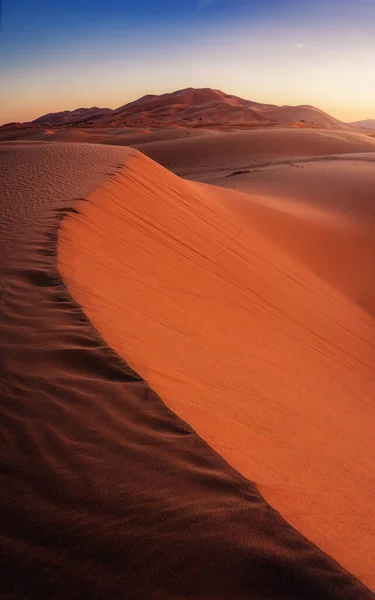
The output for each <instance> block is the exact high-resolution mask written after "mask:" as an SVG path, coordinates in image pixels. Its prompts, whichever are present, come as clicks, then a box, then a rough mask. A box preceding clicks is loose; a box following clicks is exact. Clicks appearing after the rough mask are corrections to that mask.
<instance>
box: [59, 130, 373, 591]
mask: <svg viewBox="0 0 375 600" xmlns="http://www.w3.org/2000/svg"><path fill="white" fill-rule="evenodd" d="M314 139H315V138H313V140H314ZM323 141H324V139H323ZM186 143H188V141H187V142H186ZM221 152H224V148H223V147H221ZM374 156H375V155H372V157H371V156H370V155H367V156H366V157H365V158H364V157H363V156H362V155H361V156H360V157H359V158H358V160H357V162H356V163H355V168H354V171H353V173H354V174H357V175H356V176H358V178H357V179H354V181H353V183H352V185H349V182H348V181H346V179H345V176H344V174H341V173H340V172H339V173H338V176H336V173H335V172H332V169H331V166H332V165H336V166H337V164H339V165H341V163H337V161H334V160H326V161H322V162H323V164H324V168H323V167H322V168H321V169H320V171H319V170H318V171H317V175H316V176H315V178H316V179H317V182H316V185H315V187H314V186H313V185H312V182H313V181H314V175H311V177H310V179H309V177H307V180H306V183H307V191H305V190H304V182H303V180H302V179H301V176H299V175H298V176H297V175H296V176H295V177H297V179H293V177H294V175H293V176H291V177H290V180H289V179H288V178H287V177H284V175H283V173H284V172H283V171H282V168H281V167H279V166H275V168H274V169H270V170H269V171H268V173H269V176H268V179H267V180H266V181H267V182H268V185H269V187H268V188H267V185H266V184H265V183H263V182H262V180H260V179H259V178H258V179H259V181H258V183H259V185H258V187H257V191H258V192H259V191H260V189H261V187H262V185H264V186H265V187H264V190H265V191H266V192H267V191H268V192H269V191H270V190H271V188H272V186H274V188H275V189H276V188H277V187H278V182H280V189H281V196H280V198H279V199H278V200H276V199H275V198H274V197H272V196H271V195H270V196H269V197H266V199H265V198H262V197H260V196H254V195H248V194H243V193H241V194H240V193H236V192H234V191H228V190H223V189H221V188H214V187H212V186H206V185H202V184H197V183H193V182H187V181H183V180H181V179H179V178H178V177H176V176H174V175H173V174H171V173H169V172H168V171H166V170H164V169H163V168H161V167H160V166H158V165H156V164H155V163H153V162H151V161H150V160H148V159H147V158H145V157H144V156H143V155H141V154H134V155H133V156H132V157H131V158H130V159H129V160H128V162H127V165H126V168H125V169H124V170H123V171H122V172H121V173H120V174H119V175H118V176H117V177H116V179H115V180H113V181H110V182H108V183H107V184H106V185H105V186H104V187H103V188H102V189H101V190H97V191H96V192H95V193H94V194H93V195H92V196H90V198H89V202H85V203H78V205H77V210H78V212H79V214H78V215H74V216H73V217H72V218H70V219H68V220H67V221H66V222H65V223H64V225H63V229H62V234H61V244H60V264H61V269H62V273H63V275H64V277H65V280H66V281H67V283H68V285H69V287H70V289H71V291H72V293H73V295H74V297H75V298H76V299H77V300H78V301H79V303H81V304H82V305H83V306H84V307H85V310H86V312H87V314H88V316H89V318H90V320H91V321H92V322H93V323H94V324H95V325H96V326H97V327H98V329H99V330H100V331H101V333H102V335H103V336H104V337H105V339H106V340H107V341H108V342H109V344H110V345H111V346H112V347H113V348H115V349H116V350H117V351H118V352H119V353H120V354H121V355H122V356H123V357H124V358H125V359H126V360H127V361H128V362H129V364H130V365H131V366H132V367H133V368H134V369H135V370H136V371H137V372H139V373H140V374H141V375H142V376H143V377H145V379H146V380H147V381H148V382H149V384H150V385H151V387H153V388H154V389H155V390H156V391H157V392H158V393H159V394H160V395H161V397H162V398H163V400H164V401H165V402H166V403H167V405H168V406H169V407H171V408H172V409H173V410H174V411H176V413H177V414H178V415H180V416H181V417H182V418H183V419H185V420H186V421H187V422H189V423H190V424H191V425H192V426H193V427H194V428H195V429H196V431H197V432H198V433H199V434H200V435H201V436H202V437H203V438H204V439H205V440H206V441H208V442H209V444H210V445H212V446H213V447H214V448H215V449H216V450H217V451H218V452H219V453H220V454H221V455H222V456H223V457H225V458H226V459H227V460H228V461H229V463H230V464H231V465H233V466H234V467H235V468H236V469H238V471H239V472H241V473H242V474H243V475H245V476H246V477H247V478H249V479H250V480H252V481H254V482H255V483H256V484H257V485H259V486H260V488H261V490H262V491H263V492H264V494H265V496H266V498H267V499H268V500H269V501H270V503H271V504H272V505H273V506H274V507H275V508H277V509H278V510H280V511H281V513H282V514H283V515H284V516H285V517H286V518H287V520H288V521H289V522H291V523H292V524H293V525H294V526H295V527H297V528H298V529H299V530H300V531H302V532H303V533H304V534H305V535H306V536H307V537H308V538H309V539H311V540H312V541H314V543H316V544H317V545H318V546H319V547H321V548H323V549H324V550H325V551H326V552H328V553H329V554H331V555H332V556H334V557H335V558H336V559H337V560H339V562H340V563H341V564H343V565H344V566H345V567H346V568H348V569H349V570H350V571H352V572H353V573H355V574H356V575H357V576H358V577H360V578H361V579H362V580H363V581H365V582H366V583H367V584H369V585H372V586H373V587H374V586H375V580H374V571H373V564H374V561H375V545H374V529H373V523H374V508H373V495H374V481H375V469H374V461H373V457H374V444H373V430H374V428H375V407H374V403H373V398H374V397H375V378H374V367H375V363H374V360H375V355H374V342H375V328H374V320H373V318H372V316H373V314H374V311H375V302H374V300H375V286H374V282H373V278H372V277H371V274H372V273H373V270H374V260H375V259H374V256H375V254H374V230H373V225H374V220H373V217H374V198H373V189H374V184H375V176H374V168H373V165H374ZM191 160H193V158H191ZM350 160H352V161H353V160H354V159H353V158H351V159H350ZM357 163H358V164H357ZM316 164H317V163H315V162H312V163H306V165H307V167H310V168H311V169H312V168H313V166H314V165H316ZM343 164H344V165H346V164H347V162H345V160H344V159H343ZM341 167H342V165H341ZM197 168H199V169H201V168H202V165H201V163H200V162H199V160H198V162H197ZM342 168H343V167H342ZM278 169H279V170H280V169H281V173H279V171H278ZM289 169H290V171H292V172H293V173H294V172H295V171H296V172H297V169H294V168H293V166H289ZM299 173H300V170H298V174H299ZM261 174H263V176H264V177H265V178H266V175H264V171H261ZM256 175H258V174H256ZM210 176H212V172H210ZM249 177H250V176H249ZM259 177H260V176H259ZM298 177H299V178H298ZM238 179H239V178H238ZM310 180H311V181H310ZM226 181H228V179H226ZM360 182H362V188H361V186H360V185H359V183H360ZM247 186H248V187H249V188H250V187H251V182H250V179H249V180H248V182H247ZM343 187H344V188H345V191H346V193H345V195H343V193H342V192H343ZM272 189H273V188H272ZM292 189H293V190H294V195H291V197H290V198H289V197H288V201H286V199H285V195H287V193H288V194H289V193H291V191H292ZM323 189H324V190H326V195H325V196H324V195H323V196H322V195H321V192H322V190H323ZM282 192H284V197H283V196H282ZM300 192H301V193H300ZM314 193H316V197H315V196H314ZM314 198H315V200H314ZM113 273H116V276H115V277H114V276H113ZM125 315H126V317H125ZM146 339H147V340H148V343H147V345H145V343H144V341H145V340H146Z"/></svg>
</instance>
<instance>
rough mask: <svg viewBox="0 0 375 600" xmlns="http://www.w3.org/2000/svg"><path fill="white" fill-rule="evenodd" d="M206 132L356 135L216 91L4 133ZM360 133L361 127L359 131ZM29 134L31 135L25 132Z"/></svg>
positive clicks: (315, 117)
mask: <svg viewBox="0 0 375 600" xmlns="http://www.w3.org/2000/svg"><path fill="white" fill-rule="evenodd" d="M175 125H178V126H180V127H189V128H195V127H199V128H201V127H207V128H218V129H220V128H221V127H234V128H247V127H249V128H251V127H254V126H274V125H279V126H289V127H304V128H306V127H312V128H326V129H338V130H344V131H345V130H351V129H352V125H351V124H349V123H343V122H342V121H339V120H338V119H335V118H334V117H332V116H331V115H328V114H327V113H325V112H323V111H322V110H320V109H318V108H315V107H314V106H276V105H274V104H262V103H260V102H254V101H252V100H246V99H245V98H239V97H238V96H233V95H230V94H226V93H224V92H222V91H220V90H215V89H211V88H202V89H195V88H186V89H183V90H177V91H175V92H171V93H167V94H160V95H155V94H147V95H146V96H143V97H142V98H138V99H137V100H134V101H132V102H128V103H127V104H124V105H123V106H120V107H118V108H116V109H114V110H111V109H107V108H98V107H92V108H78V109H76V110H73V111H68V110H65V111H62V112H56V113H49V114H47V115H43V116H41V117H39V118H38V119H35V120H34V121H30V122H27V123H23V124H20V123H8V124H6V125H5V126H3V128H2V127H0V133H2V132H4V131H5V132H7V131H8V133H9V131H11V130H16V129H17V128H19V127H20V126H21V127H23V128H25V127H26V128H28V127H34V128H35V127H39V126H47V127H51V126H56V127H57V128H61V127H62V128H68V129H69V128H72V127H75V128H77V127H78V128H81V127H84V128H86V127H90V128H92V129H96V128H98V127H99V128H103V127H109V129H111V128H114V127H129V126H130V127H135V128H138V127H145V128H150V129H155V128H156V129H158V128H164V127H171V126H172V127H173V126H175ZM354 129H357V126H356V125H355V126H354ZM24 135H27V131H25V132H24Z"/></svg>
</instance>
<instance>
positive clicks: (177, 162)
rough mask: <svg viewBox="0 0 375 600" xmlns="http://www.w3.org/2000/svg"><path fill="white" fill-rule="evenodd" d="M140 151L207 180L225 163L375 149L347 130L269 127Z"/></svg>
mask: <svg viewBox="0 0 375 600" xmlns="http://www.w3.org/2000/svg"><path fill="white" fill-rule="evenodd" d="M132 145H133V146H134V147H137V144H136V143H133V144H132ZM139 150H141V152H142V153H143V154H146V155H147V156H149V157H150V158H152V159H153V160H155V161H156V162H158V163H160V164H161V165H163V166H164V167H167V168H168V169H170V170H172V171H173V172H175V173H177V174H178V175H181V176H184V177H192V178H193V179H199V178H200V177H201V178H202V180H205V181H206V180H207V177H208V176H209V173H210V170H211V171H212V172H213V174H214V175H215V176H217V172H218V171H223V172H224V173H225V174H226V173H228V172H230V171H228V164H229V165H232V166H233V167H234V168H233V170H235V169H236V170H238V169H246V168H248V167H249V165H254V164H257V163H258V162H259V163H263V162H264V161H267V160H271V159H276V158H277V159H283V158H292V157H311V156H326V155H330V154H347V153H353V152H356V153H357V152H375V140H374V139H372V138H370V137H369V136H367V135H362V134H360V133H352V132H347V131H328V130H313V129H285V128H272V129H255V130H253V131H234V132H223V133H220V134H217V133H216V134H207V135H205V136H204V137H201V138H193V137H192V138H190V139H188V140H186V139H180V140H178V139H176V140H169V141H167V142H150V143H142V146H139ZM229 168H230V166H229ZM201 174H202V175H201Z"/></svg>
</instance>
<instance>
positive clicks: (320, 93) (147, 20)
mask: <svg viewBox="0 0 375 600" xmlns="http://www.w3.org/2000/svg"><path fill="white" fill-rule="evenodd" d="M0 2H1V0H0ZM77 6H79V8H77ZM374 65H375V0H356V2H355V3H354V2H353V1H352V0H315V1H310V0H305V1H304V2H301V0H178V1H176V0H158V1H155V0H137V2H130V1H128V0H106V1H104V0H100V1H99V0H80V2H78V3H77V2H76V1H75V0H65V1H64V2H58V1H57V0H33V1H32V2H31V1H30V0H18V1H17V2H14V1H13V0H4V2H3V11H2V23H1V30H0V79H1V89H0V124H1V123H5V122H10V121H27V120H31V119H34V118H36V117H38V116H40V115H42V114H44V113H48V112H54V111H59V110H65V109H68V110H72V109H74V108H78V107H81V106H85V107H86V106H92V105H96V106H100V107H110V108H116V107H118V106H120V105H122V104H125V103H126V102H128V101H130V100H134V99H136V98H138V97H139V96H142V95H144V94H147V93H154V94H161V93H164V92H168V91H174V90H176V89H180V88H186V87H212V88H216V89H221V90H222V91H224V92H227V93H230V94H235V95H238V96H241V97H244V98H248V99H251V100H255V101H258V102H265V103H274V104H294V105H295V104H312V105H315V106H317V107H319V108H321V109H322V110H325V111H326V112H329V113H330V114H332V115H333V116H335V117H337V118H339V119H342V120H344V121H354V120H359V119H366V118H375V68H374Z"/></svg>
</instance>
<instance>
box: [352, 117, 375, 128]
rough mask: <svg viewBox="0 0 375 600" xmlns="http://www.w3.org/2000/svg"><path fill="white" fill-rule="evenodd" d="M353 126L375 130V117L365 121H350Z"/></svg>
mask: <svg viewBox="0 0 375 600" xmlns="http://www.w3.org/2000/svg"><path fill="white" fill-rule="evenodd" d="M349 124H350V125H352V126H353V127H358V128H359V129H370V130H375V119H365V120H364V121H354V122H353V123H349Z"/></svg>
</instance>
